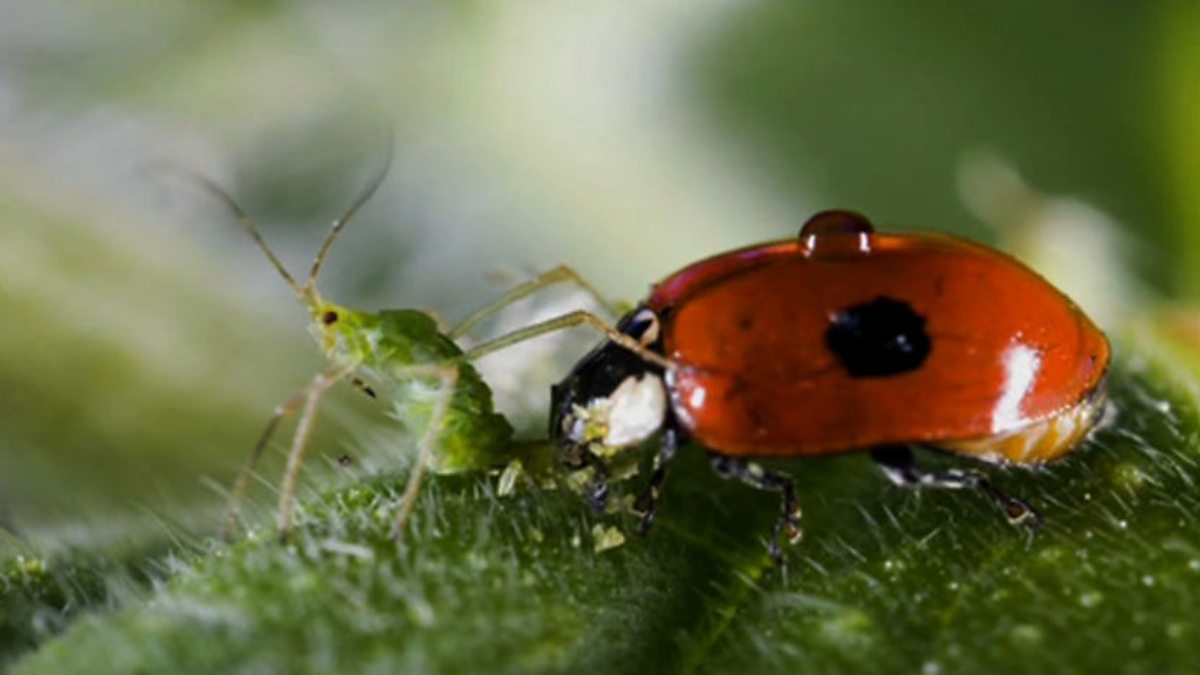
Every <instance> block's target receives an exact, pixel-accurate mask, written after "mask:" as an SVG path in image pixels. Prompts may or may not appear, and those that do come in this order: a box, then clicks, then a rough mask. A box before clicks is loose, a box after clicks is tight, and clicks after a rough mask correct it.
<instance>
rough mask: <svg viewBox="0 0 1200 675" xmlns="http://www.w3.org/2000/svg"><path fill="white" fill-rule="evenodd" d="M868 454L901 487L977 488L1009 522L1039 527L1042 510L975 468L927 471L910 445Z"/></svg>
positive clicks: (1028, 526)
mask: <svg viewBox="0 0 1200 675" xmlns="http://www.w3.org/2000/svg"><path fill="white" fill-rule="evenodd" d="M871 458H872V459H874V460H875V463H876V464H878V465H879V468H880V469H881V470H882V471H883V473H884V475H886V476H887V477H888V478H889V479H890V480H891V481H892V482H893V483H895V484H896V485H899V486H902V487H914V488H921V487H932V488H945V489H949V490H962V489H964V488H969V489H973V490H977V491H979V492H980V493H982V494H983V495H984V496H985V497H987V498H988V499H989V500H991V502H992V503H993V504H995V505H996V506H997V507H999V509H1000V510H1001V511H1003V512H1004V515H1005V516H1006V517H1007V518H1008V520H1009V522H1011V523H1013V524H1015V525H1024V526H1025V527H1026V528H1027V529H1028V530H1029V531H1030V532H1031V533H1036V532H1037V531H1038V530H1040V529H1041V528H1042V524H1043V522H1044V521H1043V519H1042V514H1040V513H1038V511H1037V509H1035V508H1033V507H1032V506H1030V505H1029V504H1028V503H1026V502H1025V501H1024V500H1022V499H1018V498H1016V497H1013V496H1010V495H1007V494H1005V493H1003V492H1001V491H1000V490H999V489H998V488H996V486H994V485H992V482H991V481H990V480H988V478H987V476H985V475H983V474H982V473H979V472H977V471H965V470H962V469H945V470H942V471H929V470H927V469H922V468H921V467H919V466H917V463H916V458H915V457H914V456H913V452H912V449H911V448H908V447H903V446H890V447H884V448H876V449H875V450H872V451H871Z"/></svg>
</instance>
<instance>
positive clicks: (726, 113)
mask: <svg viewBox="0 0 1200 675" xmlns="http://www.w3.org/2000/svg"><path fill="white" fill-rule="evenodd" d="M388 130H392V131H394V134H395V137H396V154H395V164H394V166H393V169H392V172H391V175H390V176H389V177H388V179H387V182H386V183H385V184H384V186H383V188H382V190H381V191H380V194H379V195H378V196H377V197H376V198H375V199H374V200H373V201H372V202H371V203H370V204H368V205H367V207H366V208H365V209H364V210H363V211H362V213H361V215H360V216H359V217H358V219H357V220H356V222H355V223H354V225H353V227H352V228H351V229H350V230H348V233H347V235H346V236H345V237H344V238H343V239H342V241H341V242H339V244H338V247H337V248H336V249H335V251H334V253H333V255H332V256H331V258H330V262H329V266H328V269H327V275H326V278H325V279H324V284H323V286H324V288H325V289H326V291H327V292H328V294H329V295H330V296H332V297H334V298H337V299H339V300H342V301H344V302H346V303H347V304H351V305H361V306H365V307H380V306H392V307H401V306H413V307H421V308H429V309H434V310H436V311H437V312H438V313H439V314H440V315H442V316H446V317H460V316H463V315H464V314H465V313H466V312H468V311H470V309H472V308H473V307H475V306H477V305H478V304H480V303H481V302H483V301H485V300H486V299H488V298H489V297H492V296H494V295H496V294H497V293H498V292H499V291H500V290H501V289H502V288H503V286H504V284H506V283H509V281H511V280H512V279H517V278H521V277H523V276H524V275H527V274H528V273H529V272H530V271H533V270H541V269H547V268H549V267H552V266H554V265H555V264H558V263H568V264H570V265H573V266H574V267H576V268H577V269H578V270H580V271H581V272H583V273H584V274H585V275H586V276H588V277H590V278H591V279H593V281H594V282H595V283H596V284H597V285H599V286H600V287H601V288H603V289H605V290H606V291H607V292H609V293H610V294H611V295H612V296H614V297H617V298H627V299H635V298H637V297H639V296H641V295H642V294H643V293H644V292H645V289H646V288H647V285H648V284H649V283H651V282H652V281H654V280H655V279H657V278H659V277H661V276H664V275H665V274H667V273H669V272H671V271H672V270H674V269H676V268H677V267H679V266H681V265H683V264H685V263H687V262H689V261H692V260H695V259H697V258H700V257H702V256H705V255H708V254H711V253H714V252H717V251H720V250H722V249H725V248H729V247H733V246H738V245H744V244H747V243H751V242H754V241H756V240H761V239H767V238H778V237H784V236H789V235H790V234H791V233H793V232H795V231H796V230H797V228H798V227H799V226H800V224H801V223H802V222H803V220H804V219H805V218H806V216H807V215H808V214H810V213H811V212H813V211H814V210H817V209H820V208H825V207H831V206H842V207H849V208H854V209H857V210H861V211H863V212H864V213H866V214H868V215H869V216H870V217H871V218H872V219H874V220H875V221H876V222H877V223H882V224H885V225H889V226H895V227H901V228H912V229H935V230H946V231H953V232H959V233H965V234H968V235H971V236H974V237H977V238H980V239H984V240H988V241H992V242H994V243H995V242H1000V243H1002V244H1003V245H1005V246H1008V247H1010V248H1015V249H1017V250H1018V252H1022V253H1027V255H1028V257H1029V258H1030V259H1031V260H1033V261H1034V262H1035V264H1036V262H1037V261H1038V260H1040V259H1045V260H1048V261H1050V262H1048V263H1047V267H1046V268H1044V269H1046V271H1047V273H1048V274H1051V275H1052V276H1056V275H1059V274H1061V275H1062V278H1063V279H1064V281H1063V283H1064V285H1066V286H1067V287H1068V288H1070V289H1071V290H1072V292H1074V293H1077V294H1079V295H1080V300H1081V301H1082V302H1084V303H1085V304H1090V303H1096V304H1095V306H1102V305H1104V303H1105V301H1106V299H1111V298H1112V293H1110V292H1109V291H1107V290H1105V288H1104V283H1105V281H1106V280H1111V279H1112V278H1113V277H1122V273H1121V272H1119V271H1118V270H1116V269H1114V268H1113V267H1112V262H1113V261H1112V259H1111V258H1108V257H1105V256H1108V255H1109V254H1111V253H1112V252H1113V251H1114V250H1115V251H1116V252H1117V254H1118V257H1121V256H1125V257H1127V262H1128V264H1129V265H1131V268H1132V269H1133V270H1134V277H1135V279H1137V282H1136V283H1135V284H1134V286H1135V287H1144V288H1148V289H1151V290H1152V292H1158V293H1162V294H1166V295H1168V296H1174V297H1178V298H1188V297H1192V296H1194V294H1195V293H1196V292H1197V291H1200V228H1197V226H1196V225H1197V223H1200V192H1198V191H1197V190H1196V189H1195V185H1197V181H1200V5H1197V3H1195V2H1187V1H1184V0H1180V1H1178V2H1155V3H1117V2H1094V1H1085V0H1076V1H1064V0H1059V1H1055V2H1047V1H1045V0H1037V1H1034V0H1018V1H1013V2H1007V3H944V2H915V3H885V2H862V1H846V0H837V1H834V0H807V1H802V2H791V1H783V0H775V1H760V2H750V3H731V2H695V1H687V2H682V1H678V0H674V1H666V2H656V3H650V2H618V3H588V2H561V1H555V2H511V3H486V2H421V1H412V2H401V3H388V2H373V1H366V0H348V1H346V2H339V3H322V2H296V3H285V2H258V3H254V2H205V3H196V2H186V1H184V0H160V1H159V2H155V3H144V2H137V1H135V0H125V1H120V0H109V1H105V2H89V3H80V2H67V1H64V0H36V1H35V0H9V1H8V2H5V3H4V5H3V7H0V524H2V525H3V526H4V527H5V528H7V529H10V530H12V531H14V532H16V533H18V534H20V535H21V536H22V537H24V538H26V539H28V540H30V541H33V542H36V543H38V544H39V545H42V546H53V545H56V544H57V543H60V542H67V543H74V542H79V541H96V540H100V541H103V540H106V539H109V538H113V539H119V538H121V537H128V536H133V535H131V534H130V533H131V532H133V533H136V532H146V531H170V530H172V529H174V528H185V529H186V528H197V529H199V530H203V529H204V528H206V527H209V526H210V525H211V524H212V523H213V522H215V520H214V516H215V513H216V511H215V509H217V508H219V505H220V502H221V495H220V492H219V490H218V489H215V488H213V487H211V486H210V485H209V484H208V483H209V482H210V481H211V482H215V483H216V484H226V483H227V482H228V481H229V479H230V478H231V477H232V475H233V473H234V471H235V470H236V468H237V467H238V466H239V464H240V462H241V461H242V459H243V458H244V456H245V454H246V453H247V452H248V450H249V446H250V445H251V443H252V441H253V439H254V438H255V436H256V434H257V433H258V431H259V429H260V428H261V425H262V424H263V423H264V422H265V420H266V416H267V414H268V412H269V410H270V409H271V407H272V406H273V405H274V404H276V403H277V402H279V401H280V400H282V399H283V398H284V397H285V396H286V395H287V394H288V393H290V392H291V391H293V390H295V389H296V388H298V387H299V386H301V385H302V384H303V383H304V382H305V381H306V380H307V379H308V377H309V376H310V374H311V373H312V372H313V370H314V368H315V367H317V364H318V363H319V359H318V358H317V356H316V355H315V354H314V353H313V352H314V351H315V350H313V349H312V348H311V345H310V344H309V341H308V338H307V336H306V335H305V334H304V330H303V325H304V316H303V313H302V312H300V311H299V310H298V308H297V307H296V306H295V303H294V302H293V300H292V299H291V297H290V295H289V293H288V292H287V290H286V288H285V287H284V286H283V285H282V283H280V282H279V280H278V279H277V278H275V276H274V274H273V272H272V271H271V270H270V268H269V267H268V266H267V265H266V263H265V262H264V261H263V260H262V259H261V256H260V255H259V253H258V252H257V251H256V250H254V248H253V247H252V246H251V245H250V243H249V242H248V241H247V239H246V238H245V236H244V234H243V233H242V232H240V231H239V230H238V228H237V226H236V223H235V222H233V221H232V219H231V218H230V217H229V214H228V213H226V212H225V211H223V209H222V208H221V207H220V205H219V204H216V203H214V201H213V200H212V199H211V198H210V197H208V196H206V195H205V194H203V193H202V192H200V191H197V190H195V189H194V188H192V187H189V185H188V184H187V182H186V181H180V180H178V179H177V178H176V177H174V176H173V175H172V172H171V171H170V170H167V169H165V168H164V167H165V166H171V165H174V166H178V167H187V168H190V169H193V170H197V171H200V172H202V173H204V174H206V175H209V176H212V177H213V178H214V179H216V180H217V181H218V182H220V183H222V184H224V185H226V186H228V187H229V189H230V190H231V191H232V192H233V193H234V194H235V195H236V196H237V198H238V199H239V201H240V202H241V204H242V205H243V206H244V207H245V208H246V209H247V210H248V211H249V212H250V213H252V214H253V215H254V216H255V217H256V218H257V219H258V220H259V221H260V222H261V223H262V225H263V227H264V230H265V232H266V234H267V237H268V238H269V239H270V240H271V241H272V242H273V243H274V245H275V246H276V247H277V248H278V250H279V251H280V253H281V255H282V256H283V257H284V258H285V260H286V261H287V262H288V264H289V265H291V266H292V267H293V268H295V269H300V268H301V267H302V266H303V265H306V264H307V262H308V259H309V257H310V256H311V254H312V251H313V250H314V248H315V246H316V243H317V242H318V240H319V238H320V233H321V232H322V231H323V230H324V228H325V227H326V225H327V223H328V222H329V220H330V219H331V218H333V217H334V216H336V215H337V214H338V213H339V212H340V211H341V210H342V209H343V208H344V207H345V205H346V203H347V202H348V201H349V199H350V198H351V197H352V195H353V194H354V193H355V192H356V191H357V190H358V189H359V188H361V186H362V185H363V184H364V183H365V181H366V180H367V176H368V175H369V172H370V169H371V167H372V166H373V165H374V164H375V163H376V162H378V161H379V159H380V157H379V156H380V154H381V153H382V152H383V148H384V145H385V144H384V142H383V141H382V140H381V139H382V138H383V136H384V135H385V134H386V133H387V132H388ZM1013 171H1019V172H1020V174H1021V175H1023V176H1024V177H1025V179H1026V180H1027V181H1028V184H1029V185H1032V186H1034V188H1036V190H1037V191H1038V192H1037V193H1040V194H1046V195H1069V196H1072V199H1071V200H1070V201H1063V200H1059V201H1053V200H1048V199H1046V200H1044V199H1042V198H1040V197H1037V196H1036V194H1037V193H1034V192H1024V191H1022V190H1023V188H1017V187H1014V182H1013V181H1014V180H1015V179H1014V178H1013V176H1014V174H1013V173H1012V172H1013ZM1064 204H1066V205H1068V206H1069V207H1070V208H1067V209H1066V210H1065V212H1066V213H1067V214H1068V216H1071V217H1075V216H1078V217H1077V218H1075V220H1074V221H1073V223H1074V224H1076V225H1078V224H1079V223H1080V222H1082V227H1083V228H1084V229H1085V230H1095V231H1096V233H1098V234H1097V236H1099V237H1102V242H1109V245H1107V247H1106V246H1105V245H1103V244H1102V245H1099V246H1098V248H1097V249H1095V250H1093V249H1090V248H1080V247H1078V246H1075V245H1069V244H1068V245H1064V244H1055V243H1054V240H1053V238H1052V237H1051V238H1049V239H1047V238H1041V239H1039V238H1037V237H1023V236H1022V233H1023V232H1024V233H1028V232H1029V231H1030V230H1029V229H1028V227H1030V226H1031V225H1030V223H1036V224H1037V226H1038V227H1039V228H1043V229H1044V228H1045V227H1051V229H1052V228H1053V221H1054V218H1055V217H1059V216H1062V213H1064V211H1063V210H1061V209H1060V210H1057V211H1056V210H1054V209H1052V208H1047V209H1042V207H1046V206H1047V205H1051V206H1053V205H1058V206H1062V205H1064ZM1039 209H1041V210H1039ZM1055 214H1058V216H1056V215H1055ZM1081 214H1082V215H1081ZM1062 217H1064V218H1065V217H1067V216H1062ZM1047 223H1050V224H1049V225H1047ZM1023 227H1025V228H1026V229H1024V230H1023V229H1022V228H1023ZM1114 228H1117V229H1114ZM1038 231H1042V230H1038ZM1104 237H1107V239H1103V238H1104ZM1031 242H1033V243H1031ZM1046 242H1049V243H1046ZM1022 246H1028V249H1022V248H1021V247H1022ZM1093 253H1094V254H1095V255H1093ZM1072 279H1074V280H1075V281H1076V283H1077V284H1078V285H1077V286H1075V287H1074V288H1072V286H1071V283H1070V282H1071V280H1072ZM1128 287H1129V285H1128V284H1126V285H1123V286H1122V288H1126V289H1127V288H1128ZM1113 292H1115V291H1113ZM569 299H570V298H566V300H569ZM1101 314H1102V315H1103V316H1105V317H1107V316H1108V314H1107V313H1106V312H1101ZM582 339H583V340H584V341H586V340H587V339H589V338H588V336H584V337H583V338H582ZM560 352H561V350H560ZM578 353H579V352H578V351H577V350H576V351H573V352H572V351H570V350H567V351H565V352H561V354H560V355H561V358H562V359H563V360H564V361H568V362H569V361H570V360H571V358H572V357H574V356H577V355H578ZM493 369H494V370H495V371H496V375H495V376H496V377H497V378H502V377H504V376H505V375H506V374H507V375H511V373H505V372H504V368H503V367H499V366H493ZM552 372H553V370H551V371H550V372H535V373H532V374H530V373H527V372H525V371H522V373H521V374H520V376H518V377H516V378H515V380H513V382H514V383H510V384H509V386H508V388H507V389H506V390H503V391H502V392H501V394H502V404H503V405H505V406H507V407H506V409H508V410H511V411H514V412H516V413H517V414H518V415H520V414H522V413H524V414H525V416H526V417H527V418H529V419H531V420H534V421H533V422H531V424H536V423H537V422H536V416H537V412H536V411H538V410H539V406H540V405H541V403H540V402H541V401H543V400H544V398H541V397H543V396H544V394H543V393H542V392H544V391H545V389H546V387H547V385H548V383H549V381H550V380H549V378H550V377H552ZM502 389H504V388H503V387H502ZM529 392H533V394H529ZM373 412H375V410H374V409H373V408H372V407H371V406H370V405H369V404H366V403H364V402H362V401H359V400H357V398H356V397H354V396H353V395H352V394H343V395H342V396H341V397H340V399H339V400H338V402H337V404H336V405H335V406H333V410H332V414H330V415H329V416H328V417H327V418H326V421H325V424H323V426H322V433H323V436H322V437H321V439H319V440H318V443H317V447H318V448H319V450H320V451H321V452H322V453H324V454H325V455H328V456H336V455H338V454H340V453H341V452H343V451H347V449H349V450H350V451H353V448H354V447H355V442H354V437H355V435H356V434H357V435H361V434H369V433H375V431H379V430H378V429H376V430H375V431H371V430H367V431H363V430H362V429H363V427H361V426H359V425H358V424H356V423H353V421H354V420H358V419H360V418H364V417H367V418H369V417H370V415H371V413H373ZM534 428H535V429H536V426H535V427H534ZM384 431H385V430H384ZM382 432H383V431H380V433H382ZM274 459H275V461H276V463H278V457H275V458H274ZM381 461H382V460H381ZM316 464H317V465H320V462H319V461H318V462H316ZM269 471H274V469H270V470H269ZM268 475H273V474H271V473H268Z"/></svg>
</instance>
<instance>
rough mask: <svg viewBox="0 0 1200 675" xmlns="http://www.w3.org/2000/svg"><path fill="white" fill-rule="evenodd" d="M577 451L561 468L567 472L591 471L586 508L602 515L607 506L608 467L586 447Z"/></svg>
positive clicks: (565, 460)
mask: <svg viewBox="0 0 1200 675" xmlns="http://www.w3.org/2000/svg"><path fill="white" fill-rule="evenodd" d="M578 450H579V451H578V452H577V453H573V454H572V455H571V456H569V457H567V458H566V459H564V460H563V466H565V467H566V468H567V470H568V471H583V470H585V469H588V468H590V469H591V470H592V482H591V484H590V485H588V488H587V500H588V506H590V507H591V509H592V513H595V514H601V513H604V510H605V508H606V507H607V506H608V494H609V486H608V479H609V473H608V466H607V465H606V464H605V463H604V460H602V459H600V458H599V457H597V456H596V455H595V454H593V453H592V451H591V450H589V449H587V448H586V447H580V448H579V449H578Z"/></svg>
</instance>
